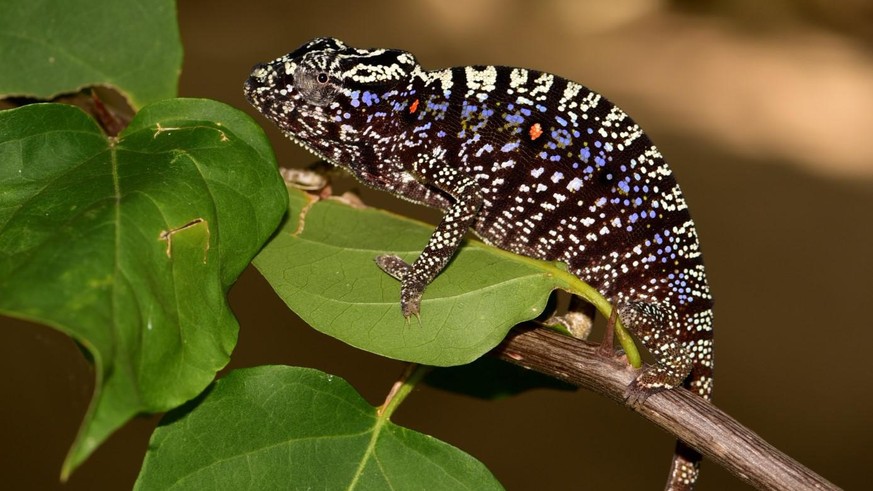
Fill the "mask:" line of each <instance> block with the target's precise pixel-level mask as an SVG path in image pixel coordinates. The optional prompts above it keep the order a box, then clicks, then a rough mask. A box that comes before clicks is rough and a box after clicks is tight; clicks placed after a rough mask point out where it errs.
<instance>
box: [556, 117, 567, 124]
mask: <svg viewBox="0 0 873 491" xmlns="http://www.w3.org/2000/svg"><path fill="white" fill-rule="evenodd" d="M555 121H557V122H558V124H559V125H561V126H567V120H566V119H564V118H562V117H560V116H555Z"/></svg>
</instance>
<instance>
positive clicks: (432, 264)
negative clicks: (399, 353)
mask: <svg viewBox="0 0 873 491" xmlns="http://www.w3.org/2000/svg"><path fill="white" fill-rule="evenodd" d="M443 153H444V152H442V151H440V150H437V151H435V152H434V153H433V154H429V155H421V156H419V159H418V160H417V161H416V162H415V164H413V170H414V171H415V174H416V175H418V176H420V177H421V178H422V180H424V181H425V182H426V183H427V184H430V185H432V186H435V187H437V188H439V189H440V190H442V191H444V192H445V193H447V194H448V195H450V196H451V197H452V198H453V199H454V202H453V203H452V204H451V205H450V206H449V207H448V209H447V210H446V214H445V216H443V219H442V220H441V221H440V223H439V225H437V228H436V230H434V232H433V234H432V235H431V236H430V240H428V241H427V245H426V246H425V248H424V250H423V251H421V254H420V255H419V256H418V259H416V260H415V262H413V263H412V264H408V263H406V262H404V261H403V260H402V259H400V258H399V257H397V256H394V255H388V254H386V255H382V256H379V257H377V258H376V264H378V265H379V267H380V268H382V271H385V272H386V273H388V274H390V275H391V276H393V277H394V278H397V279H398V280H400V282H401V287H400V307H401V310H402V312H403V316H404V317H406V318H409V317H410V316H412V315H416V316H417V315H418V313H419V311H420V304H421V295H422V293H423V292H424V289H425V287H427V285H428V284H430V282H431V281H433V279H434V278H435V277H436V276H437V275H438V274H439V273H440V271H442V270H443V268H445V267H446V264H448V262H449V260H450V259H451V258H452V256H454V254H455V251H457V250H458V246H459V245H460V243H461V240H462V239H463V238H464V235H466V233H467V229H469V228H470V226H471V225H472V224H473V222H474V221H475V220H476V215H477V214H478V213H479V208H480V207H481V206H482V193H481V190H480V189H479V186H478V185H477V183H476V182H475V181H474V180H473V179H472V178H470V177H469V176H466V175H464V174H463V173H461V172H459V171H458V170H457V169H455V168H453V167H451V166H449V165H447V164H446V163H445V162H443V161H442V160H441V158H442V156H443Z"/></svg>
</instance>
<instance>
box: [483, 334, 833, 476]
mask: <svg viewBox="0 0 873 491" xmlns="http://www.w3.org/2000/svg"><path fill="white" fill-rule="evenodd" d="M596 351H597V345H595V344H591V343H589V342H586V341H582V340H579V339H575V338H571V337H569V336H565V335H562V334H559V333H556V332H553V331H550V330H547V329H543V328H532V327H520V328H516V329H515V330H514V331H513V332H511V333H510V334H509V336H507V337H506V339H505V340H504V341H503V343H501V344H500V345H499V346H498V347H496V348H494V350H493V351H492V354H493V355H495V356H497V357H499V358H501V359H504V360H506V361H509V362H511V363H514V364H516V365H520V366H523V367H525V368H530V369H533V370H536V371H538V372H541V373H544V374H546V375H549V376H552V377H555V378H557V379H560V380H563V381H565V382H568V383H571V384H573V385H577V386H579V387H584V388H586V389H589V390H593V391H595V392H597V393H599V394H602V395H605V396H607V397H609V398H610V399H613V400H615V401H617V402H620V403H621V404H624V393H625V390H626V388H627V385H628V384H629V383H630V382H631V380H633V378H634V376H635V374H636V371H635V370H633V369H631V368H629V367H628V366H627V365H624V364H622V363H621V361H620V359H618V358H616V359H609V358H604V357H602V356H598V355H597V354H596ZM633 409H634V410H635V411H637V412H638V413H640V414H641V415H642V416H643V417H645V418H646V419H648V420H649V421H652V422H653V423H655V424H657V425H658V426H660V427H661V428H663V429H665V430H667V431H668V432H670V433H672V434H673V435H676V437H678V438H681V439H682V440H684V441H686V442H687V443H689V444H690V445H691V446H693V447H694V448H696V449H697V450H698V451H700V452H701V453H702V454H703V455H705V456H706V457H707V458H708V459H710V460H712V461H713V462H716V463H718V464H719V465H721V466H722V467H724V468H725V469H727V470H728V471H729V472H731V473H732V474H734V475H735V476H737V477H738V478H740V479H741V480H742V481H744V482H746V483H747V484H750V485H752V486H755V487H756V488H758V489H790V490H806V489H827V490H838V489H839V488H838V487H836V486H834V485H833V484H832V483H830V482H828V481H827V480H825V479H824V478H822V477H821V476H819V475H817V474H816V473H814V472H812V471H811V470H809V469H807V468H806V467H804V466H802V465H800V464H799V463H798V462H797V461H795V460H794V459H792V458H791V457H788V456H787V455H785V454H784V453H782V452H780V451H779V450H777V449H776V448H774V447H773V446H772V445H770V444H769V443H767V442H766V441H764V440H763V439H762V438H761V437H760V436H758V435H756V434H755V433H754V432H752V431H751V430H749V429H748V428H746V427H744V426H742V425H741V424H739V423H738V422H737V421H736V420H734V419H733V418H731V417H730V416H728V415H727V414H725V413H724V412H722V411H721V410H720V409H718V408H717V407H715V406H714V405H712V404H711V403H710V402H708V401H706V400H704V399H702V398H700V397H697V396H695V395H694V394H692V393H691V392H689V391H687V390H685V389H674V390H670V391H666V392H661V393H658V394H655V395H653V396H651V397H649V398H648V399H647V400H646V401H645V403H644V404H642V405H641V406H640V407H637V408H633Z"/></svg>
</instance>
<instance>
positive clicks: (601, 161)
mask: <svg viewBox="0 0 873 491" xmlns="http://www.w3.org/2000/svg"><path fill="white" fill-rule="evenodd" d="M594 163H595V164H597V167H603V166H604V165H606V160H604V159H603V157H601V156H600V155H598V156H597V157H594Z"/></svg>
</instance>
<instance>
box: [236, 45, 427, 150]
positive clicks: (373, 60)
mask: <svg viewBox="0 0 873 491" xmlns="http://www.w3.org/2000/svg"><path fill="white" fill-rule="evenodd" d="M417 71H418V72H420V68H419V66H418V64H417V63H416V61H415V57H414V56H412V54H410V53H407V52H405V51H400V50H391V49H355V48H350V47H348V46H346V45H345V44H344V43H343V42H342V41H339V40H337V39H334V38H316V39H313V40H311V41H309V42H307V43H305V44H303V45H302V46H300V47H299V48H297V49H296V50H294V51H292V52H291V53H289V54H287V55H285V56H282V57H281V58H277V59H275V60H273V61H271V62H269V63H266V64H259V65H256V66H255V67H254V68H253V69H252V73H251V75H250V76H249V78H248V80H246V82H245V89H244V92H245V96H246V99H248V101H249V102H250V103H251V104H252V105H253V106H254V107H255V108H256V109H257V110H258V111H260V112H261V113H263V114H264V116H266V117H267V118H269V119H270V120H271V121H273V122H274V123H275V124H276V125H277V126H278V127H279V129H281V130H282V132H283V133H285V135H287V136H288V137H290V138H291V139H292V140H294V141H296V142H297V143H299V144H301V145H302V146H304V147H306V148H307V149H309V150H310V151H312V152H313V153H315V154H316V155H318V156H319V157H322V158H324V159H325V160H328V161H331V162H333V163H335V164H339V165H342V164H343V162H342V160H343V159H341V158H340V156H339V155H335V154H336V153H337V152H339V151H340V150H339V149H341V148H343V147H344V146H357V145H362V144H365V142H362V141H361V138H360V134H359V133H360V131H363V126H361V125H357V124H355V123H356V121H360V120H361V119H360V118H361V117H362V115H363V114H365V113H367V112H375V110H376V107H374V105H378V104H379V103H380V102H384V101H385V98H386V97H385V95H386V94H387V93H389V92H390V91H391V90H392V89H393V88H394V87H397V86H399V85H400V84H401V83H403V82H405V81H408V80H409V78H410V76H411V75H413V74H414V73H415V72H417ZM383 110H384V109H383ZM359 126H360V127H359Z"/></svg>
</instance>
